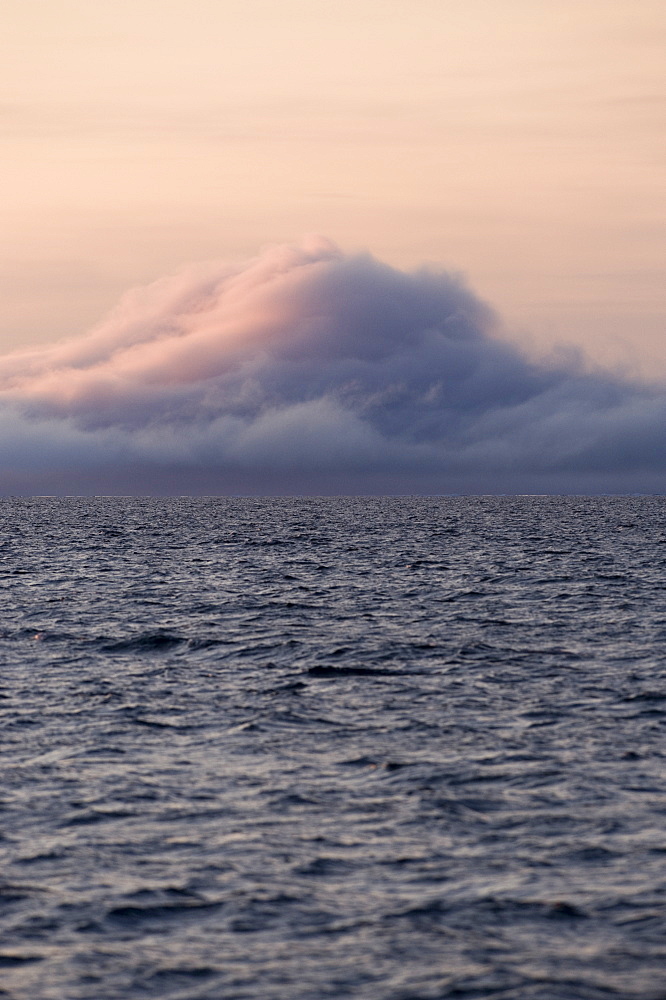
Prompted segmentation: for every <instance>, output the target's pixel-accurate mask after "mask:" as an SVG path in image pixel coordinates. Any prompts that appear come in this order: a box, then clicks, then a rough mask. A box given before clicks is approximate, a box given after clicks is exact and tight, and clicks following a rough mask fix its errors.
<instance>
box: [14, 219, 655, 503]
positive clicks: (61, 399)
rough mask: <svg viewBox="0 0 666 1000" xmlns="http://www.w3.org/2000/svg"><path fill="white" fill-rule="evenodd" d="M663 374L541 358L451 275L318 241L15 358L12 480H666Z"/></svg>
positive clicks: (382, 487)
mask: <svg viewBox="0 0 666 1000" xmlns="http://www.w3.org/2000/svg"><path fill="white" fill-rule="evenodd" d="M665 422H666V389H664V388H663V387H658V386H657V387H655V386H647V385H640V384H638V383H635V382H630V381H628V380H623V379H621V378H619V377H618V376H615V375H612V374H610V373H604V372H592V373H591V372H590V371H588V370H586V369H585V368H584V366H583V364H582V362H581V360H580V359H578V358H576V357H574V358H569V359H567V360H564V361H562V360H560V362H559V363H555V362H553V363H551V364H545V363H540V364H537V363H534V362H532V361H530V360H529V359H528V358H527V357H526V356H524V355H523V354H522V353H521V352H520V350H519V349H518V348H517V347H515V346H513V345H512V344H510V343H507V342H506V341H504V340H502V339H500V338H499V337H498V336H497V333H496V320H495V317H494V315H493V313H492V311H491V310H490V309H489V308H488V307H487V306H486V305H485V304H484V303H482V302H481V301H480V300H479V299H478V298H477V297H476V296H475V295H474V294H473V292H472V291H470V289H469V288H467V287H466V286H465V284H464V283H463V282H462V281H461V279H460V278H459V277H457V276H455V275H451V274H447V273H445V272H441V271H435V270H429V269H422V270H419V271H416V272H414V273H404V272H401V271H398V270H396V269H394V268H391V267H389V266H387V265H386V264H383V263H381V262H379V261H377V260H375V259H374V258H373V257H371V256H369V255H365V254H362V255H355V256H349V255H345V254H344V253H342V252H341V251H340V250H339V249H338V248H337V247H336V246H334V245H333V244H332V243H330V242H329V241H327V240H325V239H323V238H319V237H313V238H310V239H307V240H304V241H303V243H302V244H301V245H299V246H275V247H271V248H269V249H267V250H265V251H264V252H263V253H261V254H260V255H259V256H257V257H255V258H254V259H252V260H250V261H248V262H246V263H244V264H242V265H228V264H219V263H207V264H202V265H192V266H190V267H188V268H186V269H184V270H183V271H182V272H181V273H179V274H177V275H175V276H173V277H169V278H165V279H162V280H160V281H157V282H155V283H154V284H152V285H150V286H148V287H147V288H140V289H135V290H133V291H131V292H129V293H128V294H127V295H126V296H125V297H124V298H123V299H122V301H121V302H120V303H119V305H118V306H117V308H116V309H115V310H114V311H113V312H112V313H111V315H110V316H109V317H107V319H105V320H104V321H103V322H102V323H100V324H99V325H98V326H97V327H96V328H95V329H93V330H92V331H91V332H90V333H89V334H87V335H86V336H84V337H80V338H75V339H71V340H67V341H62V342H60V343H56V344H51V345H48V346H43V345H40V346H38V347H36V348H33V349H29V350H23V351H16V352H14V353H11V354H8V355H6V356H5V357H3V358H0V465H1V468H2V470H4V471H3V473H2V475H0V491H2V492H3V493H5V494H7V493H26V494H29V493H35V492H38V493H51V492H52V493H57V494H78V493H84V494H87V493H135V494H141V493H145V494H150V493H158V494H163V493H173V494H183V493H195V494H197V493H223V494H224V493H246V492H250V493H268V494H270V493H287V494H289V493H384V492H387V493H449V492H662V491H663V490H664V488H665V487H666V435H664V433H663V431H664V426H665Z"/></svg>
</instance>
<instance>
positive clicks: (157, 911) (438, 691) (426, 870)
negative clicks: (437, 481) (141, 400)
mask: <svg viewBox="0 0 666 1000" xmlns="http://www.w3.org/2000/svg"><path fill="white" fill-rule="evenodd" d="M0 518H1V519H2V533H1V535H0V545H1V552H2V562H1V563H0V567H1V573H2V580H1V584H2V605H1V606H2V619H1V620H0V651H1V670H0V712H1V714H2V726H1V729H0V739H1V757H0V761H1V766H2V784H1V787H0V853H1V857H2V869H1V871H0V997H2V998H11V1000H142V998H159V1000H163V998H164V1000H246V998H247V1000H250V998H251V1000H322V998H338V997H340V998H343V997H349V998H357V1000H445V998H465V1000H476V998H490V997H492V998H501V1000H537V998H538V1000H607V998H608V1000H610V998H613V1000H618V998H621V1000H659V998H661V1000H663V998H664V997H666V788H665V783H664V754H665V750H666V743H665V736H666V573H665V570H666V498H665V497H530V496H525V497H419V498H409V497H408V498H400V497H395V498H368V497H356V498H296V499H289V498H268V499H266V498H259V499H256V498H236V499H230V498H171V499H146V498H104V497H100V498H69V499H57V498H30V499H19V498H17V499H4V500H2V501H0Z"/></svg>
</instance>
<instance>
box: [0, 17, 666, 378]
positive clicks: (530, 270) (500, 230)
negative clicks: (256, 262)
mask: <svg viewBox="0 0 666 1000" xmlns="http://www.w3.org/2000/svg"><path fill="white" fill-rule="evenodd" d="M2 6H3V33H2V39H1V40H0V50H1V59H0V77H1V79H2V95H3V96H2V103H1V105H0V121H1V122H2V132H1V135H2V140H1V141H2V148H1V150H0V162H1V163H2V174H3V193H4V197H3V199H2V232H3V237H4V238H3V241H2V250H1V257H0V268H1V272H2V284H1V288H0V294H1V297H2V300H1V301H2V308H1V309H0V317H1V323H0V347H1V348H2V349H3V350H9V349H12V348H15V347H21V346H24V345H29V344H31V343H37V342H44V341H48V340H54V339H57V338H62V337H67V336H74V335H77V334H79V333H81V332H82V331H85V330H86V329H88V328H89V327H90V326H92V325H93V324H95V323H96V322H97V320H99V319H100V317H101V316H102V315H103V314H104V313H105V312H106V311H107V310H108V309H109V307H110V306H111V305H112V304H113V303H114V302H115V301H116V300H117V299H118V297H119V296H120V295H121V293H122V292H124V291H125V290H126V289H127V288H130V287H132V286H135V285H138V284H141V283H145V282H147V281H150V280H153V279H155V278H158V277H159V276H160V275H161V274H164V273H167V272H170V271H173V270H174V269H175V268H178V267H180V266H181V265H182V264H184V263H187V262H189V261H197V260H204V259H209V258H217V259H219V258H228V259H231V260H234V259H239V258H241V257H246V256H247V255H248V254H253V253H255V252H256V250H257V248H258V247H260V246H261V245H263V244H265V243H273V242H281V241H290V240H293V239H296V238H298V237H299V236H300V235H301V233H303V232H321V233H324V234H326V235H327V236H329V237H330V238H332V239H333V240H335V241H336V242H337V243H339V244H340V245H341V246H343V247H344V248H346V249H348V250H351V251H356V250H359V249H363V248H367V249H369V250H371V251H372V253H374V254H376V255H377V256H378V257H380V258H382V259H385V260H387V261H388V262H390V263H391V264H394V265H396V266H400V267H412V266H415V265H418V264H420V263H421V262H424V261H425V262H428V261H430V262H436V263H437V264H439V265H442V266H444V267H450V268H451V269H453V270H457V271H461V272H463V273H464V274H465V275H466V276H467V279H468V280H469V281H470V283H471V284H472V286H473V287H474V288H475V289H476V290H477V291H478V292H479V293H480V294H481V295H482V296H484V297H486V298H487V299H488V300H489V301H490V302H491V303H492V305H493V306H494V307H495V308H497V309H498V310H499V312H500V313H501V314H502V316H503V317H504V320H505V324H506V327H507V330H508V332H509V334H510V335H512V336H514V337H518V338H522V339H524V340H527V341H529V342H531V343H532V344H533V346H534V347H535V349H538V348H540V347H544V346H547V345H550V344H553V343H556V342H565V343H574V344H578V345H581V346H582V347H583V348H584V349H585V350H586V351H588V352H589V353H590V354H591V355H592V356H593V357H595V358H598V359H601V360H603V361H608V362H611V363H618V362H619V363H625V364H628V365H634V366H636V367H637V368H638V369H640V370H642V371H649V372H654V371H655V370H659V371H662V372H664V371H666V339H665V338H664V337H663V331H664V316H665V313H666V310H665V308H664V288H665V287H666V282H665V281H664V272H663V262H664V248H665V228H666V227H665V212H664V206H665V198H664V195H665V193H666V192H665V183H664V177H665V171H664V152H665V150H664V134H665V130H664V124H665V123H664V107H665V105H666V93H665V88H664V41H665V40H666V9H665V8H664V6H663V4H662V3H661V0H659V2H657V0H638V2H636V0H603V2H602V0H560V2H558V3H557V4H555V3H551V2H550V0H548V2H546V0H503V2H502V3H498V2H497V0H447V2H444V0H354V2H351V0H338V2H336V3H335V4H333V3H330V2H329V0H281V2H280V3H277V2H276V0H244V2H242V3H241V2H237V0H187V2H186V0H131V2H130V0H115V2H114V3H107V2H97V0H94V2H91V0H4V2H3V5H2Z"/></svg>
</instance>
